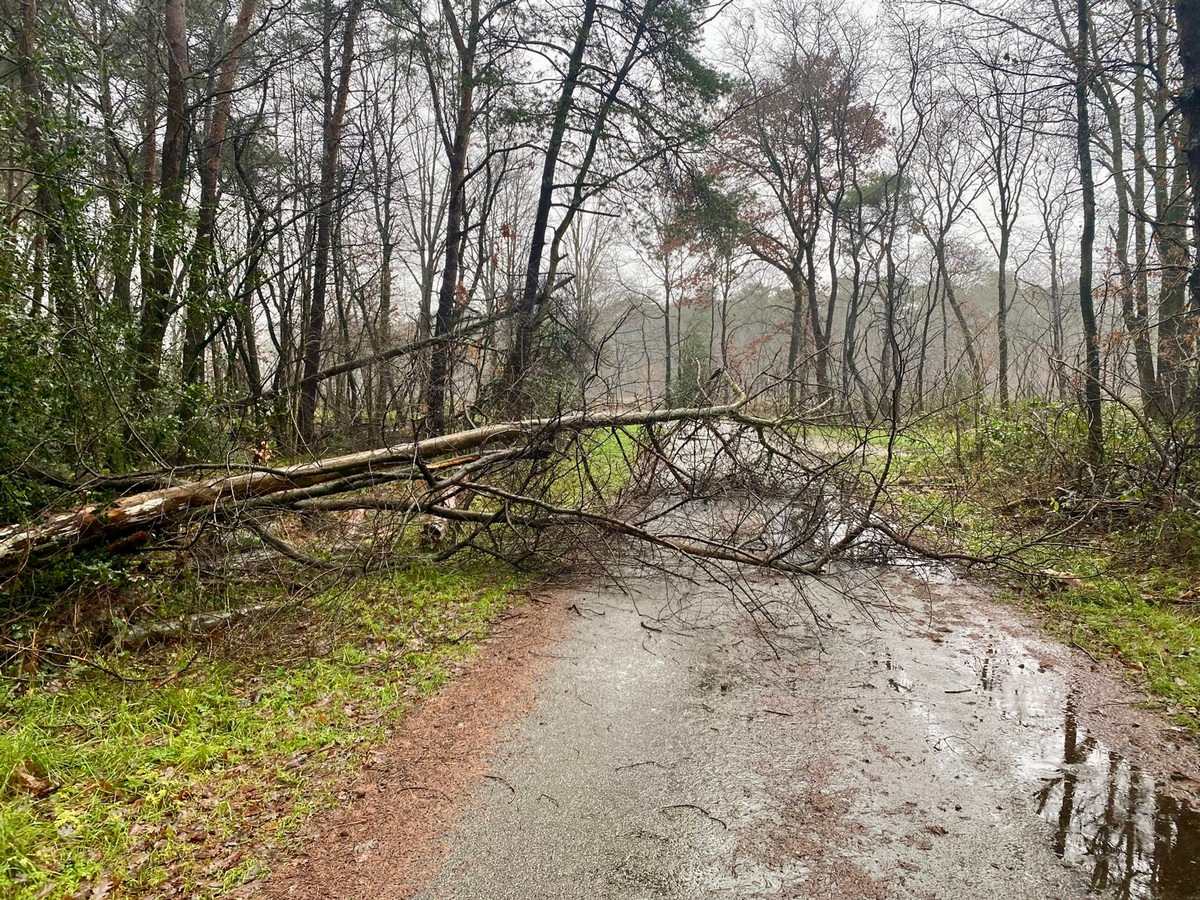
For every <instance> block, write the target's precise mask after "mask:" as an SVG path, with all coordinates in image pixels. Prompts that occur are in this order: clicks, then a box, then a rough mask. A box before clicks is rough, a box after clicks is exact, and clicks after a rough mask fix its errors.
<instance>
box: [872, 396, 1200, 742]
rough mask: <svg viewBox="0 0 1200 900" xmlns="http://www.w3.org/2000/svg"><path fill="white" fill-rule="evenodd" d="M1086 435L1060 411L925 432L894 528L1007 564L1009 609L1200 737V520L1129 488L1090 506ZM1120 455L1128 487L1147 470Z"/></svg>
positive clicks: (906, 474)
mask: <svg viewBox="0 0 1200 900" xmlns="http://www.w3.org/2000/svg"><path fill="white" fill-rule="evenodd" d="M1112 430H1115V429H1111V428H1110V431H1112ZM1080 431H1081V429H1080V428H1079V427H1078V423H1076V422H1074V420H1073V418H1072V417H1071V415H1070V414H1065V413H1064V412H1063V411H1062V410H1061V409H1052V408H1048V407H1038V408H1035V409H1022V410H1015V411H1012V412H1010V413H1008V414H1003V415H1001V414H995V415H986V414H985V415H980V416H977V417H975V419H974V421H973V423H972V424H970V425H969V426H966V427H964V426H963V425H962V423H961V422H959V423H951V422H947V421H946V420H929V421H927V422H924V423H922V424H921V425H920V426H919V427H917V428H913V429H909V430H907V431H906V432H905V434H904V440H903V442H901V443H899V444H898V447H897V451H896V453H895V455H894V457H893V460H892V470H891V479H892V486H891V489H890V490H889V491H888V494H887V499H888V507H887V509H886V514H887V515H889V516H891V517H893V518H894V519H896V520H898V521H903V522H905V523H908V524H910V525H918V526H919V527H920V528H923V529H926V530H927V531H928V532H929V533H931V534H933V535H936V538H937V539H939V540H940V541H941V542H943V543H949V544H951V545H952V546H954V547H955V548H956V549H961V550H965V551H967V552H971V553H974V554H978V555H982V556H987V555H991V554H993V553H995V552H997V551H1003V552H1004V554H1005V555H1006V557H1007V559H1008V561H1009V562H1010V563H1011V564H1012V570H1011V571H1003V570H1002V571H1001V572H1000V573H999V574H1000V580H1001V582H1002V585H1003V588H1004V590H1003V591H1002V592H1001V594H1000V599H1002V600H1006V601H1009V602H1014V603H1018V604H1020V605H1022V606H1024V607H1025V608H1026V609H1028V610H1030V611H1032V612H1033V613H1035V614H1036V615H1037V616H1038V617H1039V619H1040V620H1041V621H1042V623H1043V624H1044V626H1045V627H1046V629H1047V630H1048V631H1049V632H1051V633H1053V634H1055V635H1056V636H1058V637H1060V638H1061V639H1063V640H1065V641H1067V642H1069V643H1072V644H1075V645H1076V646H1078V647H1079V648H1081V649H1083V650H1084V651H1085V652H1087V653H1088V654H1090V655H1091V656H1092V657H1093V658H1095V659H1097V660H1109V661H1113V662H1115V663H1117V664H1119V665H1120V666H1121V667H1122V668H1123V670H1124V671H1125V672H1126V673H1127V674H1128V676H1129V677H1130V678H1131V679H1132V680H1134V681H1135V682H1136V683H1137V684H1138V685H1139V686H1140V687H1141V688H1143V689H1144V690H1145V691H1146V692H1147V693H1148V694H1149V695H1150V696H1152V697H1153V698H1155V700H1156V702H1157V703H1159V704H1160V705H1161V706H1162V707H1163V708H1164V709H1165V710H1166V711H1167V713H1168V714H1169V715H1170V716H1171V717H1172V718H1173V719H1175V720H1176V721H1177V722H1178V723H1179V724H1182V725H1185V726H1186V727H1188V728H1189V729H1190V730H1192V731H1193V732H1195V733H1200V519H1198V518H1197V516H1196V515H1195V514H1194V513H1192V512H1190V511H1186V510H1181V509H1180V508H1179V506H1178V505H1177V504H1176V503H1174V502H1172V501H1171V500H1170V498H1169V497H1166V496H1164V495H1163V494H1159V493H1155V492H1154V491H1153V490H1151V489H1149V488H1148V487H1147V485H1146V484H1144V483H1141V484H1139V483H1138V482H1137V480H1136V479H1135V478H1133V477H1131V476H1128V475H1123V476H1120V477H1117V478H1114V479H1113V480H1112V481H1110V482H1109V483H1108V484H1106V486H1105V489H1104V491H1103V493H1101V494H1100V495H1099V496H1097V495H1096V494H1095V493H1090V494H1089V493H1088V492H1087V491H1086V490H1084V489H1083V488H1082V487H1081V486H1080V484H1081V481H1082V479H1081V477H1080V473H1079V472H1078V471H1072V470H1071V469H1070V468H1069V467H1070V466H1071V465H1073V464H1074V462H1075V461H1076V460H1078V459H1081V458H1082V453H1081V449H1080V448H1078V447H1075V446H1073V444H1072V442H1073V441H1076V440H1078V437H1079V433H1080ZM1110 454H1111V456H1110V465H1113V466H1114V467H1116V466H1118V465H1119V466H1121V467H1123V469H1124V471H1125V472H1126V473H1135V474H1136V473H1137V471H1138V467H1139V466H1141V465H1143V457H1144V448H1141V447H1139V446H1138V445H1137V443H1136V441H1135V439H1134V437H1133V436H1131V435H1130V434H1129V433H1128V432H1125V433H1122V432H1120V431H1118V432H1117V434H1116V435H1115V437H1111V438H1110ZM1122 478H1124V479H1125V480H1122Z"/></svg>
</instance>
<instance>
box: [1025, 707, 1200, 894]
mask: <svg viewBox="0 0 1200 900" xmlns="http://www.w3.org/2000/svg"><path fill="white" fill-rule="evenodd" d="M1078 702H1079V698H1078V697H1077V696H1076V695H1075V694H1071V695H1070V696H1068V698H1067V702H1066V705H1065V710H1064V716H1063V720H1062V727H1061V728H1060V729H1059V733H1058V738H1059V740H1060V744H1059V745H1058V747H1057V748H1055V750H1054V751H1053V753H1050V754H1048V755H1047V756H1044V757H1042V758H1041V759H1040V760H1038V761H1039V762H1041V763H1044V764H1046V765H1047V766H1048V767H1051V768H1054V769H1057V772H1056V773H1054V774H1047V775H1045V776H1043V779H1042V780H1043V785H1042V787H1041V788H1039V789H1038V791H1037V792H1036V793H1035V795H1034V799H1035V802H1036V804H1037V811H1038V814H1039V815H1041V817H1042V818H1043V819H1045V820H1046V821H1048V822H1050V823H1051V824H1052V825H1053V826H1054V838H1053V841H1054V852H1055V854H1057V855H1058V856H1059V857H1060V858H1061V859H1063V860H1064V861H1065V862H1068V863H1071V864H1072V865H1076V866H1078V867H1080V868H1081V869H1083V870H1084V871H1085V872H1088V873H1089V878H1090V883H1091V889H1092V890H1093V891H1095V892H1097V893H1106V892H1107V893H1110V894H1111V895H1112V896H1115V897H1120V898H1130V900H1132V898H1156V900H1182V898H1197V897H1200V813H1198V812H1196V811H1195V810H1193V809H1190V808H1189V807H1187V806H1184V805H1183V804H1181V803H1179V801H1177V800H1175V799H1174V798H1172V797H1169V796H1166V795H1165V794H1163V793H1161V792H1160V791H1159V790H1158V789H1157V787H1156V786H1155V783H1154V779H1153V778H1151V777H1150V776H1149V775H1147V774H1146V773H1144V772H1142V771H1141V770H1140V769H1139V768H1138V766H1137V765H1136V764H1134V763H1132V762H1131V761H1129V760H1127V759H1124V758H1123V757H1121V756H1120V755H1119V754H1117V753H1114V752H1113V751H1111V750H1109V749H1108V748H1106V747H1105V746H1104V744H1103V743H1101V742H1100V741H1098V740H1096V738H1095V737H1094V736H1093V735H1091V734H1089V733H1088V731H1087V730H1086V729H1085V728H1083V727H1082V726H1080V725H1079V722H1078V719H1077V713H1076V710H1077V706H1078Z"/></svg>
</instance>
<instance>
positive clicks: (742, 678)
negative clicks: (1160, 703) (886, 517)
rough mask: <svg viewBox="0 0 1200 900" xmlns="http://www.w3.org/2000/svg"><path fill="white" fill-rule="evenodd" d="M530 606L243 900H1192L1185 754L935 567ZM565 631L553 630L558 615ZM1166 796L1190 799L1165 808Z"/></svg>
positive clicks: (647, 581) (1197, 888) (592, 590)
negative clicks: (745, 605)
mask: <svg viewBox="0 0 1200 900" xmlns="http://www.w3.org/2000/svg"><path fill="white" fill-rule="evenodd" d="M836 585H837V586H838V588H839V590H836V591H835V590H833V589H831V587H830V586H828V585H826V586H821V587H817V586H813V587H811V589H810V590H809V592H808V597H807V599H808V600H809V601H810V602H812V603H813V604H814V605H815V606H816V608H817V610H818V611H819V612H821V613H822V614H823V615H824V616H825V617H826V625H825V627H820V628H818V627H816V626H815V625H814V623H813V620H812V618H811V616H810V615H809V613H808V612H807V610H806V609H804V606H803V604H797V603H796V602H795V600H796V598H795V596H794V593H793V591H792V589H791V588H790V587H785V586H784V585H781V584H779V583H777V582H776V581H775V580H774V579H771V578H762V579H760V580H758V581H756V582H754V583H753V585H752V588H753V590H754V591H755V592H756V594H758V595H759V596H761V597H770V598H771V599H773V600H774V601H776V602H777V606H776V608H775V612H776V615H777V616H789V615H790V619H789V620H788V621H785V622H783V623H782V624H783V627H782V628H780V629H778V630H776V631H773V632H772V633H771V634H770V635H769V639H767V638H765V637H764V636H763V635H762V634H760V633H759V632H758V631H757V630H756V629H755V628H754V627H753V626H752V623H751V622H750V621H749V620H748V619H747V618H746V617H745V616H744V615H743V614H741V613H740V612H739V610H738V607H737V605H736V604H735V603H733V602H732V600H731V596H730V594H729V592H728V591H727V590H726V589H725V588H724V587H722V586H721V585H720V584H717V583H716V582H713V581H711V580H706V579H705V578H703V577H702V576H697V577H696V578H695V579H694V580H692V581H690V582H684V581H676V580H668V579H664V577H663V576H662V575H661V574H660V573H656V572H629V573H626V574H625V575H624V576H622V577H621V578H620V579H619V580H617V581H612V580H605V581H604V582H603V583H597V584H590V585H587V584H585V585H583V586H581V587H579V588H577V589H576V590H575V591H574V592H573V593H572V592H561V591H560V592H556V593H555V594H552V595H547V596H545V597H542V598H539V599H540V600H541V601H542V602H539V603H538V604H534V605H530V607H529V608H530V609H531V610H534V611H536V614H535V615H529V616H522V617H521V618H520V619H518V620H514V622H513V623H512V625H511V627H506V628H505V629H504V630H503V631H501V632H499V633H498V634H497V635H496V637H495V638H494V639H492V640H491V641H490V642H489V644H488V645H487V647H486V648H485V650H484V651H483V653H482V654H481V656H480V657H479V658H478V659H477V660H476V662H474V663H473V664H472V665H471V666H470V667H468V669H467V670H466V672H465V673H464V675H463V676H462V678H461V679H459V680H457V681H456V682H455V683H454V684H453V685H452V686H451V687H450V688H449V689H448V690H446V691H444V692H442V693H440V694H439V695H437V696H436V697H435V698H434V699H433V700H430V701H427V702H426V703H425V704H424V705H423V706H422V707H421V708H420V709H419V711H418V712H417V713H416V714H415V715H413V716H412V717H410V719H408V720H407V723H406V724H404V725H403V726H401V728H400V729H399V730H398V731H397V732H396V734H395V735H394V737H393V739H392V740H391V741H390V742H389V743H387V744H386V745H384V746H383V747H381V748H379V749H378V750H377V751H376V752H375V753H374V754H373V756H372V759H371V764H370V766H369V767H368V768H367V769H366V770H365V771H364V773H363V775H362V778H361V780H360V781H359V782H358V783H357V785H356V786H355V788H354V789H353V791H352V795H353V797H354V798H355V799H353V800H351V801H350V802H349V803H347V804H345V805H343V806H342V807H341V808H339V809H337V810H335V811H333V812H329V813H326V814H319V815H316V816H313V817H312V818H311V819H310V820H309V822H308V823H307V825H306V826H305V828H304V830H303V831H302V833H301V836H300V839H299V841H298V843H297V845H296V846H295V848H294V849H293V850H292V851H291V852H290V853H284V854H281V855H280V856H279V857H277V858H276V859H274V860H272V861H271V866H270V872H269V874H267V875H266V876H265V877H264V878H262V879H259V880H257V881H255V882H253V883H251V884H248V885H246V886H244V887H243V888H242V889H241V890H240V891H239V892H238V893H239V896H244V897H250V898H272V900H273V898H300V900H307V898H326V897H338V898H364V900H365V898H374V897H418V898H422V900H436V898H447V900H449V898H477V900H482V898H487V900H504V898H514V900H517V898H520V900H539V898H547V900H549V898H564V900H566V898H581V900H582V898H596V900H601V898H614V900H616V898H631V900H632V898H693V897H695V898H700V897H731V898H747V900H749V898H755V897H764V898H765V897H818V896H819V897H830V898H847V900H848V898H872V897H879V898H890V897H897V898H900V897H903V898H908V897H912V898H938V897H946V898H951V897H953V898H968V900H969V898H989V897H1004V898H1011V900H1019V898H1030V900H1033V898H1038V900H1041V898H1046V897H1056V898H1069V897H1083V896H1086V895H1088V894H1089V893H1091V894H1093V895H1100V896H1112V897H1131V898H1132V897H1141V898H1162V900H1167V898H1170V900H1175V898H1194V897H1200V812H1197V811H1196V810H1197V807H1196V806H1195V803H1196V800H1197V798H1198V795H1200V752H1198V749H1197V746H1196V744H1195V743H1194V741H1192V740H1191V738H1190V735H1189V733H1188V732H1187V730H1186V729H1184V728H1181V727H1180V726H1176V725H1172V724H1170V723H1168V722H1166V721H1164V720H1163V719H1162V718H1161V717H1160V716H1158V715H1156V714H1154V713H1151V712H1148V711H1146V710H1144V709H1143V708H1142V695H1141V694H1140V693H1139V692H1137V691H1135V690H1133V689H1131V687H1130V686H1129V685H1128V684H1127V683H1126V682H1125V680H1124V679H1122V678H1121V674H1120V671H1119V666H1117V665H1116V664H1114V663H1112V662H1110V661H1107V660H1105V661H1097V660H1094V659H1092V658H1091V657H1089V656H1088V655H1087V654H1086V653H1084V652H1082V651H1080V650H1077V649H1073V648H1070V647H1066V646H1064V645H1062V644H1059V643H1056V642H1053V641H1048V640H1046V639H1045V638H1044V637H1042V636H1041V635H1040V633H1039V631H1038V629H1037V627H1036V625H1035V624H1034V623H1033V622H1032V621H1031V620H1029V619H1028V618H1027V617H1026V616H1025V615H1024V614H1022V613H1021V612H1019V611H1017V610H1015V609H1014V608H1012V607H1011V606H1004V605H998V604H996V603H994V602H993V601H992V599H991V597H990V595H989V593H988V591H986V590H985V589H983V588H981V587H979V586H978V585H976V584H973V583H971V582H970V581H966V580H963V579H961V578H959V577H956V576H955V575H954V574H952V573H950V572H948V571H946V570H943V569H940V568H922V569H918V570H905V569H901V568H898V567H892V568H888V569H885V570H874V569H871V570H867V569H863V570H857V571H853V572H847V573H844V574H843V575H842V576H841V577H840V578H839V579H838V581H837V582H836ZM564 619H565V621H564ZM1189 804H1191V805H1189Z"/></svg>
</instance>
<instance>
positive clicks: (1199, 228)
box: [1175, 0, 1200, 432]
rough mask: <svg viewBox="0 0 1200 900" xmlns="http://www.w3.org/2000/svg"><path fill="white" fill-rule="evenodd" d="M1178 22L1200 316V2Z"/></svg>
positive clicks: (1182, 1)
mask: <svg viewBox="0 0 1200 900" xmlns="http://www.w3.org/2000/svg"><path fill="white" fill-rule="evenodd" d="M1175 23H1176V26H1177V27H1178V28H1179V61H1180V63H1181V65H1182V67H1183V86H1182V89H1181V90H1180V92H1179V108H1180V110H1181V111H1182V112H1183V121H1184V124H1185V126H1186V129H1187V131H1186V134H1185V137H1184V153H1185V156H1186V159H1187V171H1188V180H1189V182H1190V183H1191V198H1192V265H1191V271H1190V273H1189V275H1188V293H1189V297H1190V305H1191V308H1192V313H1193V315H1195V314H1197V313H1200V0H1175ZM1198 381H1200V379H1198ZM1192 415H1193V416H1194V417H1195V418H1196V429H1197V431H1198V432H1200V409H1193V410H1192Z"/></svg>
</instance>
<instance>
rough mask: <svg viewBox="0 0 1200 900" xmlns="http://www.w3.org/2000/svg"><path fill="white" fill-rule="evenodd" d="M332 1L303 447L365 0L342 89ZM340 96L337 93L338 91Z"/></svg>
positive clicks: (313, 408) (354, 2) (300, 413)
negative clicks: (340, 154)
mask: <svg viewBox="0 0 1200 900" xmlns="http://www.w3.org/2000/svg"><path fill="white" fill-rule="evenodd" d="M331 3H332V0H326V7H325V11H326V17H327V21H326V29H327V30H326V33H325V73H324V74H325V117H324V118H325V121H324V127H323V128H322V141H321V187H320V194H319V198H318V206H317V239H316V245H315V247H314V248H313V284H312V294H311V296H310V298H309V308H308V322H307V328H306V330H305V334H304V340H303V342H302V343H303V354H304V369H303V375H302V377H301V381H300V401H299V404H298V409H297V415H296V432H297V437H298V438H299V443H300V444H301V445H302V446H304V447H310V446H311V445H312V443H313V438H314V432H315V424H316V412H317V389H318V387H319V386H320V379H318V377H317V373H318V372H319V371H320V367H321V349H322V345H323V340H324V335H325V298H326V294H327V292H328V286H329V257H330V251H331V242H332V239H333V216H334V201H335V199H336V196H337V181H338V178H337V174H338V172H337V167H338V150H339V149H340V147H341V141H342V124H343V122H344V121H345V118H346V105H347V103H348V101H349V97H350V75H351V73H352V72H353V66H354V37H355V29H356V27H357V25H358V16H359V13H360V12H361V11H362V0H350V2H349V5H348V6H347V7H346V22H345V29H344V31H343V33H342V51H341V53H342V55H341V60H340V70H339V73H338V80H337V85H336V87H335V85H334V83H333V54H332V50H331V47H330V44H331V42H332V39H333V21H332V20H333V16H332V15H331V12H332V11H331V9H330V5H329V4H331ZM335 91H336V92H335Z"/></svg>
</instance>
